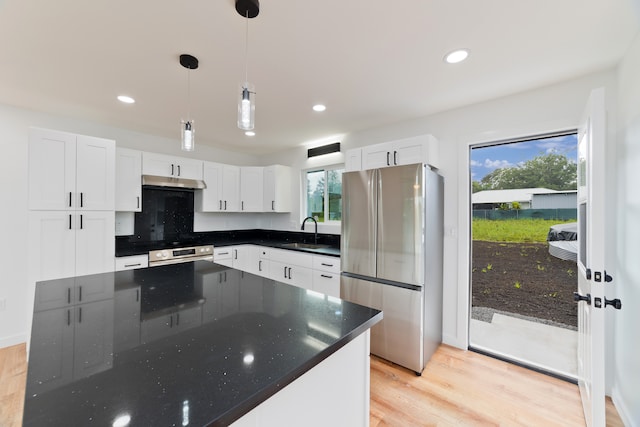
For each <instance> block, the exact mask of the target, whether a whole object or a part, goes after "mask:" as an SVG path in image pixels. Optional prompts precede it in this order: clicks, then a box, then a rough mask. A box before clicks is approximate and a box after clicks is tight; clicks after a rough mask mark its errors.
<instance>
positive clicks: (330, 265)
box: [320, 262, 333, 267]
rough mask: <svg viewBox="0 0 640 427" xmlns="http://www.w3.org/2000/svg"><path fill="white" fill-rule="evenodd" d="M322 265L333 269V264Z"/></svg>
mask: <svg viewBox="0 0 640 427" xmlns="http://www.w3.org/2000/svg"><path fill="white" fill-rule="evenodd" d="M320 265H324V266H325V267H333V264H326V263H324V262H322V263H320Z"/></svg>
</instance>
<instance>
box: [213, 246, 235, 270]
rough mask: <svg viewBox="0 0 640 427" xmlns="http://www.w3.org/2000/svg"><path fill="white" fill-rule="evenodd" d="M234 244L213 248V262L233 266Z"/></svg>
mask: <svg viewBox="0 0 640 427" xmlns="http://www.w3.org/2000/svg"><path fill="white" fill-rule="evenodd" d="M232 255H233V246H223V247H220V248H218V247H214V248H213V262H214V263H216V264H220V265H225V266H227V267H233V258H232Z"/></svg>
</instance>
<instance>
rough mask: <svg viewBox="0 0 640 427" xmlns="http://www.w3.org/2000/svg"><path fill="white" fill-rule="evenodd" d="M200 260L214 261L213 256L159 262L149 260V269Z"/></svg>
mask: <svg viewBox="0 0 640 427" xmlns="http://www.w3.org/2000/svg"><path fill="white" fill-rule="evenodd" d="M200 260H203V261H213V254H211V255H203V256H192V257H185V258H173V259H167V260H158V261H151V260H149V267H157V266H159V265H169V264H182V263H183V262H190V261H200Z"/></svg>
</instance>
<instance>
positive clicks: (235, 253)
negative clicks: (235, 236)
mask: <svg viewBox="0 0 640 427" xmlns="http://www.w3.org/2000/svg"><path fill="white" fill-rule="evenodd" d="M233 259H238V250H237V249H234V250H233Z"/></svg>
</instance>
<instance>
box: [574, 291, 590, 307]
mask: <svg viewBox="0 0 640 427" xmlns="http://www.w3.org/2000/svg"><path fill="white" fill-rule="evenodd" d="M573 300H574V301H575V302H580V301H585V302H586V303H587V305H591V294H587V295H580V294H579V293H577V292H574V293H573Z"/></svg>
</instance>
